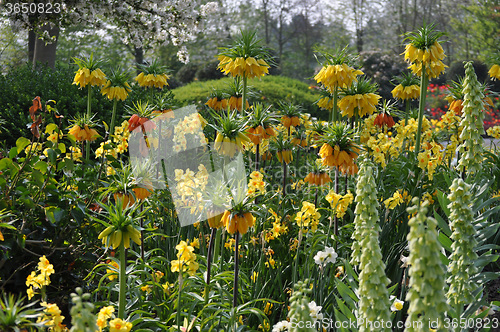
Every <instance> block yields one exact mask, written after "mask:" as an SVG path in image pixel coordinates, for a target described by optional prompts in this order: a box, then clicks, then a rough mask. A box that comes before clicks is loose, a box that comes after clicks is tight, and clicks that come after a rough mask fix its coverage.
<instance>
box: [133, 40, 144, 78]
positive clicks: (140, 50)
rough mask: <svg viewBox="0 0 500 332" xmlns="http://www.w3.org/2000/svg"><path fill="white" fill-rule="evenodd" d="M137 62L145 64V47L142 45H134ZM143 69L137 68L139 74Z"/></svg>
mask: <svg viewBox="0 0 500 332" xmlns="http://www.w3.org/2000/svg"><path fill="white" fill-rule="evenodd" d="M134 56H135V63H136V64H138V65H142V64H144V49H143V48H142V47H139V48H137V47H134ZM141 71H142V70H140V69H139V68H137V75H139V74H140V73H141Z"/></svg>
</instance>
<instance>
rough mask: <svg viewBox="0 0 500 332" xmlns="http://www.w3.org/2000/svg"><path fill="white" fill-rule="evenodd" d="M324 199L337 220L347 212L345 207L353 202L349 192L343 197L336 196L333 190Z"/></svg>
mask: <svg viewBox="0 0 500 332" xmlns="http://www.w3.org/2000/svg"><path fill="white" fill-rule="evenodd" d="M325 199H326V200H327V201H328V203H330V206H331V207H332V210H333V211H334V213H335V214H336V215H337V218H342V217H343V216H344V215H345V214H346V212H347V207H348V206H349V205H350V204H351V203H352V202H353V200H354V196H353V195H352V193H351V191H350V190H348V191H347V194H345V195H340V194H336V193H335V191H334V190H330V191H329V192H328V195H326V197H325Z"/></svg>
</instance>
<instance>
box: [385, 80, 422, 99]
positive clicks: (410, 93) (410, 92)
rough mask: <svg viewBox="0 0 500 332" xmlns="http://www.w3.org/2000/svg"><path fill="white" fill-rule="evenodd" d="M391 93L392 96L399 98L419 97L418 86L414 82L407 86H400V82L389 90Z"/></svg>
mask: <svg viewBox="0 0 500 332" xmlns="http://www.w3.org/2000/svg"><path fill="white" fill-rule="evenodd" d="M391 93H392V97H393V98H399V99H401V100H406V99H418V97H420V86H418V85H416V84H413V85H408V86H402V85H401V84H398V85H396V87H395V88H394V89H393V90H392V91H391Z"/></svg>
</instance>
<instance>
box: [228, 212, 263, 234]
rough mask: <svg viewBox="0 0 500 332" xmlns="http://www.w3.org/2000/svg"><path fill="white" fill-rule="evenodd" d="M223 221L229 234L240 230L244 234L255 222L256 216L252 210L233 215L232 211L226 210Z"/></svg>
mask: <svg viewBox="0 0 500 332" xmlns="http://www.w3.org/2000/svg"><path fill="white" fill-rule="evenodd" d="M222 222H223V223H224V225H226V230H227V231H228V232H229V234H234V233H236V232H238V233H240V234H241V235H243V234H246V232H248V229H249V228H250V227H252V226H253V225H254V224H255V217H254V216H253V215H252V214H251V213H250V212H246V213H243V214H233V215H232V216H231V212H229V211H226V212H224V214H223V215H222Z"/></svg>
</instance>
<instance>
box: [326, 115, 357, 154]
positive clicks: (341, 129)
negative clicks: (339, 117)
mask: <svg viewBox="0 0 500 332" xmlns="http://www.w3.org/2000/svg"><path fill="white" fill-rule="evenodd" d="M355 138H356V136H355V133H354V129H353V128H351V126H350V125H348V124H347V123H345V122H338V121H337V122H335V123H330V124H329V126H328V127H326V128H325V130H324V133H323V135H321V142H322V143H326V144H328V145H330V146H331V147H334V146H335V145H338V146H339V148H340V151H348V152H350V151H354V152H355V151H357V150H358V149H359V146H358V145H357V144H356V143H355V142H354V139H355Z"/></svg>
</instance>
